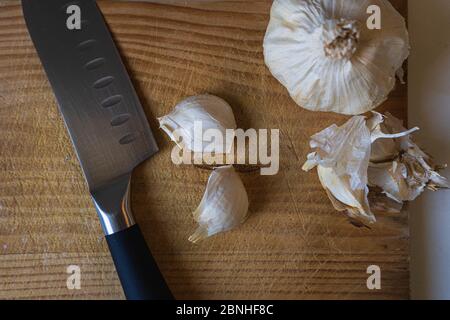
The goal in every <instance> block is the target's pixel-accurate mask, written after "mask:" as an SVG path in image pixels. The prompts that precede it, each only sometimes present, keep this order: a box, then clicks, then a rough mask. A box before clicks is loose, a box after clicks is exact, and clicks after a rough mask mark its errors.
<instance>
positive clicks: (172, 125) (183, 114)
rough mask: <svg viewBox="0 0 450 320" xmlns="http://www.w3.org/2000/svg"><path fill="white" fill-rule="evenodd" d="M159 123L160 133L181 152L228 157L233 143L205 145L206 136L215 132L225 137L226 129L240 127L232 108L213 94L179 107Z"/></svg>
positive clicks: (194, 97)
mask: <svg viewBox="0 0 450 320" xmlns="http://www.w3.org/2000/svg"><path fill="white" fill-rule="evenodd" d="M158 120H159V124H160V127H161V129H163V130H164V132H166V133H167V134H168V135H169V137H170V138H171V139H172V141H174V142H175V143H177V144H178V146H179V147H180V148H181V149H187V150H189V151H193V152H198V153H202V152H216V153H228V152H229V151H230V149H231V147H232V143H230V142H229V141H212V142H211V141H205V139H204V138H203V137H204V134H205V132H207V131H208V130H209V129H213V130H218V131H217V132H220V133H221V136H222V137H225V136H226V130H227V129H236V127H237V126H236V120H235V119H234V115H233V110H232V109H231V107H230V105H229V104H228V103H227V102H226V101H225V100H223V99H221V98H219V97H216V96H214V95H210V94H204V95H198V96H193V97H189V98H187V99H185V100H183V101H181V102H180V103H178V104H177V105H176V106H175V108H174V110H173V111H172V112H171V113H170V114H168V115H166V116H163V117H161V118H158ZM212 140H214V139H212Z"/></svg>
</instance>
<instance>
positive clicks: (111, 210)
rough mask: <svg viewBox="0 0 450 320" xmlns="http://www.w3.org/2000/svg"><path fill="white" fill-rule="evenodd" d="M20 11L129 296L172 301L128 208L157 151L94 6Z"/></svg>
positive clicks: (62, 3) (54, 0) (39, 4)
mask: <svg viewBox="0 0 450 320" xmlns="http://www.w3.org/2000/svg"><path fill="white" fill-rule="evenodd" d="M22 7H23V13H24V17H25V21H26V24H27V27H28V30H29V33H30V35H31V38H32V40H33V43H34V46H35V47H36V50H37V52H38V55H39V57H40V59H41V62H42V64H43V66H44V69H45V71H46V74H47V77H48V79H49V81H50V84H51V86H52V88H53V91H54V93H55V96H56V99H57V102H58V106H59V109H60V111H61V113H62V115H63V118H64V121H65V124H66V127H67V129H68V131H69V134H70V137H71V140H72V143H73V145H74V147H75V151H76V154H77V157H78V159H79V161H80V164H81V168H82V171H83V173H84V176H85V178H86V181H87V184H88V187H89V191H90V193H91V196H92V199H93V201H94V204H95V208H96V210H97V213H98V216H99V218H100V222H101V225H102V228H103V231H104V233H105V236H106V240H107V243H108V246H109V249H110V251H111V255H112V258H113V260H114V264H115V266H116V270H117V273H118V275H119V278H120V281H121V284H122V287H123V289H124V292H125V295H126V297H127V299H157V300H162V299H172V298H173V297H172V294H171V292H170V290H169V288H168V287H167V284H166V282H165V280H164V278H163V276H162V275H161V272H160V271H159V269H158V266H157V264H156V263H155V260H154V259H153V257H152V255H151V253H150V251H149V249H148V247H147V245H146V243H145V240H144V238H143V236H142V234H141V231H140V229H139V227H138V225H137V224H136V222H135V220H134V218H133V215H132V212H131V209H130V178H131V173H132V171H133V169H134V168H135V167H136V166H137V165H138V164H139V163H141V162H142V161H144V160H146V159H147V158H149V157H150V156H152V155H153V154H154V153H156V152H157V151H158V147H157V145H156V142H155V139H154V138H153V135H152V133H151V131H150V128H149V125H148V122H147V120H146V117H145V114H144V111H143V109H142V106H141V104H140V102H139V100H138V97H137V95H136V92H135V90H134V88H133V85H132V84H131V81H130V79H129V77H128V75H127V72H126V69H125V67H124V65H123V63H122V60H121V58H120V56H119V53H118V51H117V49H116V47H115V45H114V42H113V39H112V37H111V35H110V33H109V31H108V28H107V26H106V24H105V21H104V20H103V16H102V14H101V12H100V10H99V9H98V7H97V4H96V2H95V1H94V0H79V1H68V0H45V1H42V0H41V1H38V0H23V1H22ZM76 19H79V21H80V23H79V24H78V27H80V28H78V27H76V25H77V24H76ZM72 22H73V23H72ZM74 26H75V27H74Z"/></svg>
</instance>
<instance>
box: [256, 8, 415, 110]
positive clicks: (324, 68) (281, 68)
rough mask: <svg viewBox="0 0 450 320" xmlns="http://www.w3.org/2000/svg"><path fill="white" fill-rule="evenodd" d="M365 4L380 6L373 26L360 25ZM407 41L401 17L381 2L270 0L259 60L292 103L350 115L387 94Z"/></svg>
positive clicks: (365, 16)
mask: <svg viewBox="0 0 450 320" xmlns="http://www.w3.org/2000/svg"><path fill="white" fill-rule="evenodd" d="M369 5H378V6H379V7H380V9H381V13H382V16H381V29H379V30H369V29H368V28H367V26H366V22H367V19H368V17H369V15H368V14H367V12H366V10H367V7H368V6H369ZM408 42H409V39H408V32H407V30H406V24H405V20H404V18H403V17H402V16H401V15H400V14H399V13H398V12H397V11H396V10H395V9H394V7H393V6H392V5H391V4H390V3H389V1H387V0H371V1H361V0H317V1H310V0H296V1H293V0H275V1H274V2H273V5H272V9H271V13H270V22H269V25H268V27H267V31H266V35H265V38H264V59H265V62H266V64H267V66H268V68H269V69H270V71H271V73H272V74H273V75H274V77H275V78H277V79H278V80H279V81H280V82H281V83H282V84H283V85H284V86H285V87H286V88H287V89H288V91H289V93H290V95H291V97H292V98H293V99H294V100H295V102H296V103H297V104H298V105H300V106H302V107H304V108H306V109H309V110H313V111H333V112H338V113H343V114H350V115H355V114H361V113H364V112H366V111H368V110H371V109H373V108H375V107H376V106H378V105H379V104H381V103H382V102H383V101H384V100H385V99H386V98H387V95H388V94H389V92H390V91H391V90H392V89H393V87H394V85H395V75H396V72H397V70H399V69H400V68H401V66H402V64H403V61H404V60H405V59H406V58H407V57H408V55H409V44H408Z"/></svg>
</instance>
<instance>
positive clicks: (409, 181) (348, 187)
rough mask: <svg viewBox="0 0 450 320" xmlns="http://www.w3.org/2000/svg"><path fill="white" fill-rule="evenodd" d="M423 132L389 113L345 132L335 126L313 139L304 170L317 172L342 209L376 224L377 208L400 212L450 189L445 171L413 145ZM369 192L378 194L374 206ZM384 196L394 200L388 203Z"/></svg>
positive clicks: (359, 120) (350, 124) (356, 121)
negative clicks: (426, 195)
mask: <svg viewBox="0 0 450 320" xmlns="http://www.w3.org/2000/svg"><path fill="white" fill-rule="evenodd" d="M417 130H418V128H412V129H410V130H407V129H405V128H404V127H403V125H402V122H401V121H400V120H399V119H397V118H395V117H394V116H392V115H391V114H389V113H386V115H381V114H379V113H376V112H373V115H372V117H370V118H368V119H365V118H364V117H361V116H354V117H352V118H351V119H350V120H348V121H347V122H346V123H345V124H343V125H342V126H340V127H338V126H336V125H332V126H330V127H328V128H326V129H324V130H322V131H321V132H319V133H317V134H315V135H313V136H312V137H311V141H310V145H311V147H312V148H315V151H314V152H312V153H310V154H308V156H307V160H306V162H305V164H304V165H303V170H305V171H309V170H311V169H313V168H314V167H317V173H318V175H319V179H320V182H321V184H322V186H323V187H324V189H325V190H326V192H327V195H328V197H329V198H330V200H331V202H332V204H333V206H334V207H335V208H336V210H338V211H346V212H347V214H348V215H349V216H350V217H351V218H356V219H357V220H358V221H360V222H363V223H372V222H375V216H374V215H373V213H372V212H371V209H372V207H373V208H385V209H386V210H389V211H393V212H395V211H398V210H399V209H400V208H401V205H402V204H403V202H404V201H412V200H414V199H416V198H417V197H418V196H419V195H420V194H421V193H422V192H423V191H424V190H425V189H430V190H438V189H440V188H449V182H448V180H447V179H446V178H445V177H443V176H441V175H440V174H439V173H438V171H439V169H441V168H442V167H439V166H436V165H434V164H433V162H432V159H431V157H430V156H429V155H427V154H426V153H425V152H423V151H422V150H421V149H420V148H419V147H418V146H417V145H416V144H415V143H414V142H413V140H412V138H411V133H413V132H415V131H417ZM368 187H371V191H372V194H373V193H374V190H376V192H375V193H376V196H375V197H374V196H372V197H371V199H372V202H371V200H370V199H369V195H368V191H369V189H368ZM381 192H382V193H384V194H385V195H386V196H387V197H388V198H389V199H390V201H382V199H381V198H380V197H379V196H378V195H380V194H381ZM373 199H376V202H373V201H374V200H373ZM394 201H395V202H396V203H397V204H396V205H393V203H394Z"/></svg>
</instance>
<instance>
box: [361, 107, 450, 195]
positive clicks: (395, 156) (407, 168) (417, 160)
mask: <svg viewBox="0 0 450 320" xmlns="http://www.w3.org/2000/svg"><path fill="white" fill-rule="evenodd" d="M379 130H380V131H383V132H387V133H393V132H397V131H405V130H406V129H405V128H404V127H403V125H402V123H401V121H400V120H399V119H397V118H395V117H394V116H392V115H391V114H389V113H387V114H386V119H385V121H384V122H383V123H380V125H379ZM439 169H441V167H439V166H436V165H434V164H433V162H432V159H431V157H430V156H429V155H428V154H426V153H425V152H423V151H422V150H421V149H420V148H419V147H418V146H417V145H416V144H415V143H414V142H413V141H412V139H411V136H410V135H407V136H403V137H400V138H398V139H395V140H389V139H382V140H377V141H375V142H374V144H373V145H372V154H371V157H370V163H369V168H368V179H369V185H371V186H377V187H380V188H381V189H382V190H383V192H384V193H385V194H386V195H387V196H388V197H390V198H391V199H393V200H395V201H397V202H399V203H402V202H403V201H412V200H414V199H416V198H417V197H418V196H419V195H420V194H421V193H422V192H423V191H424V190H425V189H426V188H427V189H430V190H433V191H434V190H437V189H440V188H449V183H448V181H447V179H445V178H444V177H443V176H441V175H440V174H439V173H438V172H437V171H438V170H439Z"/></svg>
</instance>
